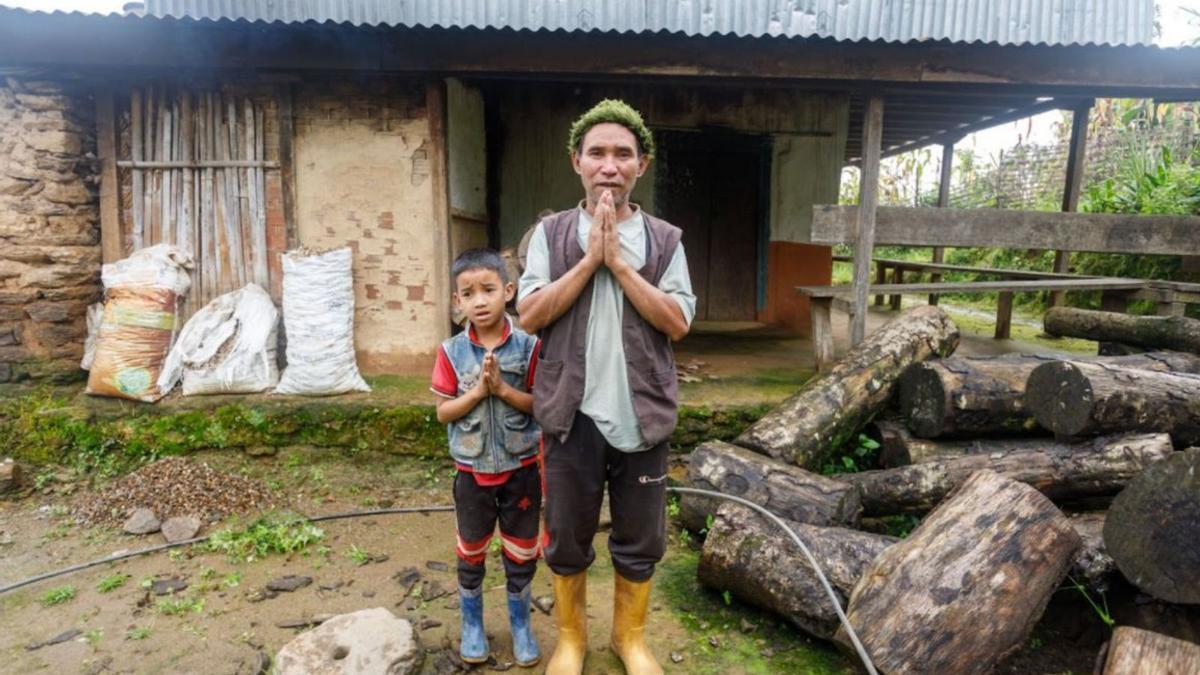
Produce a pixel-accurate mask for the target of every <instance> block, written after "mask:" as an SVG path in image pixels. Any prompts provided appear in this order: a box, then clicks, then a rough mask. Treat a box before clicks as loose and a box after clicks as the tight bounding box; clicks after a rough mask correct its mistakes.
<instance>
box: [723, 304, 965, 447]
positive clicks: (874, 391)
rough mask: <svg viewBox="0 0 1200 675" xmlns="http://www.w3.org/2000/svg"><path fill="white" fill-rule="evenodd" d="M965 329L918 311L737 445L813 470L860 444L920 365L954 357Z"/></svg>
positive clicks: (880, 333) (873, 338)
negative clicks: (905, 376)
mask: <svg viewBox="0 0 1200 675" xmlns="http://www.w3.org/2000/svg"><path fill="white" fill-rule="evenodd" d="M957 346H958V327H957V326H955V325H954V322H953V321H951V320H950V318H949V317H948V316H946V313H945V312H943V311H942V310H940V309H938V308H937V307H932V306H929V305H922V306H920V307H915V308H913V309H910V310H908V311H906V312H904V313H903V314H901V315H900V316H898V317H896V318H895V319H893V320H892V321H890V322H889V323H888V324H887V325H885V326H884V327H883V328H880V329H879V330H877V331H875V332H874V333H872V334H871V335H869V336H867V338H866V339H865V340H863V341H862V343H860V344H859V345H858V346H857V347H855V348H854V349H851V350H850V352H849V353H848V354H846V356H845V358H843V359H842V360H841V361H838V362H837V363H836V364H835V365H834V366H833V368H832V369H830V371H829V372H827V373H824V374H822V375H818V376H816V377H814V378H813V379H812V380H810V381H809V382H808V383H807V384H806V385H804V387H803V388H801V389H800V391H799V392H797V393H796V394H795V395H793V396H792V397H791V398H789V399H788V400H786V401H784V402H783V403H782V404H780V405H779V407H777V408H775V409H774V410H772V411H771V412H769V413H767V414H766V415H765V416H764V417H763V418H762V419H760V420H759V421H758V422H755V423H754V424H753V425H752V426H751V427H750V428H749V429H746V431H744V432H743V433H742V435H741V436H739V437H738V439H737V441H736V442H737V444H738V445H741V446H744V447H747V448H750V449H752V450H755V451H757V452H760V453H763V454H766V455H770V456H772V457H774V458H776V459H782V460H783V461H786V462H789V463H791V464H796V465H799V466H803V467H806V468H809V469H815V468H818V467H819V466H820V465H821V462H822V461H824V460H825V459H826V458H827V457H828V456H829V454H830V453H832V452H833V451H834V450H836V449H837V448H838V447H840V446H841V445H842V444H844V443H845V442H846V441H847V440H849V439H852V438H854V437H855V435H856V434H857V433H858V431H859V429H861V428H862V426H863V425H864V424H866V423H867V422H869V421H871V418H872V417H873V416H874V415H875V413H876V412H878V411H879V409H880V408H881V407H882V406H883V405H884V403H886V402H887V400H888V397H889V396H891V393H892V389H893V387H894V386H895V383H896V380H897V379H899V377H900V374H901V373H903V372H904V369H905V368H907V367H908V366H909V365H911V364H913V363H917V362H920V361H925V360H927V359H930V358H934V357H939V356H949V355H950V353H951V352H953V351H954V349H955V348H956V347H957Z"/></svg>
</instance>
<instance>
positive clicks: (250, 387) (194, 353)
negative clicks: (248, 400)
mask: <svg viewBox="0 0 1200 675" xmlns="http://www.w3.org/2000/svg"><path fill="white" fill-rule="evenodd" d="M278 325H279V310H277V309H275V303H274V302H272V301H271V296H270V295H269V294H268V293H267V292H266V291H264V290H263V289H262V287H260V286H258V285H256V284H247V285H246V286H245V287H243V288H241V289H238V290H236V291H232V292H230V293H226V294H224V295H221V296H218V297H216V298H214V299H213V300H212V302H209V303H208V304H207V305H205V306H204V307H202V308H201V309H200V310H199V311H197V312H196V313H195V314H193V315H192V318H190V319H188V322H187V325H185V326H184V327H183V330H182V331H180V333H179V337H178V339H176V341H175V346H174V347H173V348H172V349H171V354H170V355H169V356H168V357H167V363H166V365H165V366H164V367H163V373H162V375H161V376H160V377H159V383H158V384H159V387H161V388H163V389H165V390H169V389H170V388H171V387H173V386H174V385H175V382H176V381H177V380H178V379H179V378H180V377H182V379H183V395H184V396H193V395H196V394H253V393H257V392H261V391H266V390H268V389H270V388H271V387H274V386H275V384H276V383H277V382H278V381H279V366H278V365H277V363H276V358H275V352H276V345H277V341H278ZM172 377H173V378H175V379H174V380H170V379H169V378H172Z"/></svg>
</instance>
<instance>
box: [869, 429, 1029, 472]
mask: <svg viewBox="0 0 1200 675" xmlns="http://www.w3.org/2000/svg"><path fill="white" fill-rule="evenodd" d="M867 434H868V435H869V436H871V437H872V438H875V439H876V440H878V441H879V466H880V468H884V469H894V468H896V467H899V466H910V465H912V464H924V463H926V462H936V461H939V460H944V459H955V458H958V457H965V456H967V455H989V454H993V453H1010V452H1018V451H1025V450H1040V449H1042V448H1044V447H1046V444H1047V443H1049V442H1051V441H1050V439H1049V438H1047V437H1042V438H1028V437H1026V438H977V439H965V438H964V439H948V440H938V441H933V440H929V439H926V438H917V437H916V436H913V435H912V432H910V431H909V430H908V428H907V427H905V426H904V425H903V424H900V423H898V422H893V421H890V420H876V421H874V422H872V423H871V425H870V426H868V427H867Z"/></svg>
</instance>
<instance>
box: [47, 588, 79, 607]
mask: <svg viewBox="0 0 1200 675" xmlns="http://www.w3.org/2000/svg"><path fill="white" fill-rule="evenodd" d="M75 595H76V590H75V587H74V586H59V587H57V588H51V589H50V590H48V591H46V592H45V593H43V594H42V606H43V607H53V606H55V605H61V604H63V603H64V602H70V601H72V600H74V599H75Z"/></svg>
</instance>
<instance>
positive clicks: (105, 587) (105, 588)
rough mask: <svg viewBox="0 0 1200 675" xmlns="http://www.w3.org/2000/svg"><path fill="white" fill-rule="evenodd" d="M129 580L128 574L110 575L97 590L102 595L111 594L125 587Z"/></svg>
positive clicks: (97, 586)
mask: <svg viewBox="0 0 1200 675" xmlns="http://www.w3.org/2000/svg"><path fill="white" fill-rule="evenodd" d="M129 579H130V575H128V574H121V573H117V574H110V575H108V576H106V577H104V578H103V579H101V580H100V583H98V584H96V590H97V591H100V592H101V593H109V592H112V591H115V590H117V589H118V588H120V587H122V586H124V585H125V582H126V581H129Z"/></svg>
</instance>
